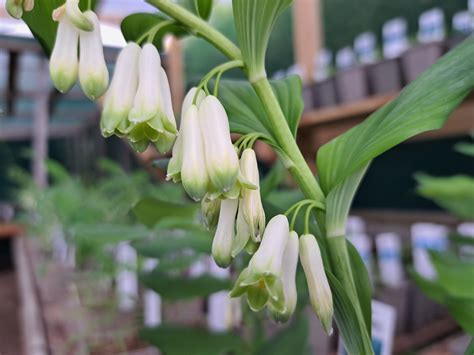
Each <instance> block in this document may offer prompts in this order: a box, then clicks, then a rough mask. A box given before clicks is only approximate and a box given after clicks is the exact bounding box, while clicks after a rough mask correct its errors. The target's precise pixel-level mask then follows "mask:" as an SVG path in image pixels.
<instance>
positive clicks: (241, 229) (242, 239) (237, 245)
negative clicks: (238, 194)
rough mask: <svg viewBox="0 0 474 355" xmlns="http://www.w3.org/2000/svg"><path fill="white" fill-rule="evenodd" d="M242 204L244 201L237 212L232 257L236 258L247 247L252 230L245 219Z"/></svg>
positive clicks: (240, 202) (240, 201)
mask: <svg viewBox="0 0 474 355" xmlns="http://www.w3.org/2000/svg"><path fill="white" fill-rule="evenodd" d="M242 203H243V202H242V199H240V200H239V210H238V212H237V222H236V235H235V239H234V242H233V245H232V257H236V256H237V255H238V254H239V253H240V252H241V251H242V250H243V249H244V248H245V247H246V245H247V243H248V242H249V239H250V229H249V225H248V223H247V221H246V220H245V218H244V210H243V208H242Z"/></svg>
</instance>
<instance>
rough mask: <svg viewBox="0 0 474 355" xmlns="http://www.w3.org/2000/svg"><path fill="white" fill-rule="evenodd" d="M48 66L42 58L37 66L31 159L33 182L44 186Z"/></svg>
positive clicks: (46, 155)
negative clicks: (37, 80) (37, 79)
mask: <svg viewBox="0 0 474 355" xmlns="http://www.w3.org/2000/svg"><path fill="white" fill-rule="evenodd" d="M48 73H49V70H48V66H47V60H46V59H42V60H41V63H40V67H39V79H40V80H39V83H38V84H39V85H38V89H37V94H36V100H35V101H36V102H35V109H34V113H33V135H32V136H33V137H32V149H33V157H32V159H33V161H32V171H33V179H34V181H35V183H36V184H37V185H38V186H40V187H44V186H46V185H47V182H48V173H47V171H46V159H47V158H48V120H49V110H48V98H49V90H48V82H49V79H48Z"/></svg>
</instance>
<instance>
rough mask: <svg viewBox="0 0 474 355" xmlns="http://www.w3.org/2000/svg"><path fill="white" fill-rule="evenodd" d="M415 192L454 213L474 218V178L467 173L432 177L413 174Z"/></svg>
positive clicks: (462, 216)
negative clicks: (415, 181)
mask: <svg viewBox="0 0 474 355" xmlns="http://www.w3.org/2000/svg"><path fill="white" fill-rule="evenodd" d="M415 178H416V180H417V181H418V187H417V192H418V194H420V195H421V196H423V197H426V198H429V199H431V200H433V201H434V202H436V203H437V204H438V205H440V206H441V207H443V208H445V209H446V210H448V211H449V212H451V213H453V214H454V215H456V216H458V217H461V218H466V219H474V178H473V177H471V176H467V175H456V176H450V177H434V176H429V175H424V174H417V175H416V176H415Z"/></svg>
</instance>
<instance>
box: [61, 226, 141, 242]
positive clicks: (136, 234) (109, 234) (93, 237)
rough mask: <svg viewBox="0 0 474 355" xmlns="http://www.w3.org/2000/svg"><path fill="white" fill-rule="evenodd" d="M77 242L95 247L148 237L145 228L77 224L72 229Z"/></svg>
mask: <svg viewBox="0 0 474 355" xmlns="http://www.w3.org/2000/svg"><path fill="white" fill-rule="evenodd" d="M70 231H71V233H72V235H73V236H74V238H75V239H76V242H88V243H93V244H95V245H106V244H117V243H118V242H121V241H130V240H137V239H141V238H144V237H146V236H147V234H148V233H149V231H148V230H147V229H146V228H145V227H144V226H140V225H138V226H133V225H132V226H130V225H119V224H116V223H111V224H106V223H103V224H99V223H90V224H85V223H82V224H77V225H75V226H73V227H72V228H71V230H70Z"/></svg>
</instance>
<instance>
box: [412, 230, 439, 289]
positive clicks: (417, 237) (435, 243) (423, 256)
mask: <svg viewBox="0 0 474 355" xmlns="http://www.w3.org/2000/svg"><path fill="white" fill-rule="evenodd" d="M411 243H412V250H413V264H414V267H415V270H416V272H418V273H419V274H420V275H421V276H423V277H425V278H427V279H431V280H433V279H435V278H436V270H435V268H434V266H433V264H432V262H431V260H430V256H429V253H428V251H429V250H435V251H443V250H446V249H447V247H448V229H447V228H446V227H445V226H442V225H439V224H433V223H415V224H413V225H412V226H411Z"/></svg>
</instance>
